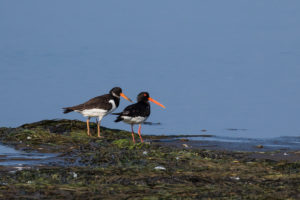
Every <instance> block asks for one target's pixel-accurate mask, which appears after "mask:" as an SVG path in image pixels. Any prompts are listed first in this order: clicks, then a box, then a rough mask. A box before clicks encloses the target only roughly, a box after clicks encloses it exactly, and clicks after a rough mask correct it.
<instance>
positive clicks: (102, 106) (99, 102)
mask: <svg viewBox="0 0 300 200" xmlns="http://www.w3.org/2000/svg"><path fill="white" fill-rule="evenodd" d="M120 96H121V97H123V98H124V99H126V100H128V101H130V102H132V101H131V99H129V98H128V97H127V96H125V94H123V93H122V89H121V88H120V87H114V88H113V89H111V90H110V91H109V94H105V95H102V96H98V97H94V98H92V99H90V100H88V101H87V102H85V103H82V104H79V105H76V106H72V107H66V108H63V109H64V113H69V112H72V111H75V112H79V113H81V114H82V115H83V116H85V117H87V120H86V124H87V134H88V135H89V136H91V134H90V126H89V122H90V119H91V117H97V118H98V121H97V128H98V137H101V135H100V122H101V120H102V118H103V117H104V116H106V115H108V114H110V113H111V112H113V111H114V110H115V109H116V108H117V107H118V106H119V103H120Z"/></svg>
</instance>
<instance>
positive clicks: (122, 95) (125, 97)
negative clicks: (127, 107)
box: [120, 93, 133, 103]
mask: <svg viewBox="0 0 300 200" xmlns="http://www.w3.org/2000/svg"><path fill="white" fill-rule="evenodd" d="M120 96H121V97H123V98H124V99H126V100H127V101H130V102H131V103H133V101H132V100H131V99H129V98H128V97H127V96H126V95H125V94H123V93H121V94H120Z"/></svg>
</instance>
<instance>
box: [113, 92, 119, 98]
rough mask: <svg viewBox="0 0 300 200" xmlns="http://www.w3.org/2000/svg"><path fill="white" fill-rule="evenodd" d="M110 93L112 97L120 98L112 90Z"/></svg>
mask: <svg viewBox="0 0 300 200" xmlns="http://www.w3.org/2000/svg"><path fill="white" fill-rule="evenodd" d="M112 95H113V96H114V97H117V98H120V96H118V95H116V94H115V93H113V92H112Z"/></svg>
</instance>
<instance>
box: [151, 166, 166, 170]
mask: <svg viewBox="0 0 300 200" xmlns="http://www.w3.org/2000/svg"><path fill="white" fill-rule="evenodd" d="M154 169H156V170H166V168H165V167H163V166H156V167H154Z"/></svg>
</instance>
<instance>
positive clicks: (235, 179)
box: [0, 120, 300, 199]
mask: <svg viewBox="0 0 300 200" xmlns="http://www.w3.org/2000/svg"><path fill="white" fill-rule="evenodd" d="M85 128H86V124H85V123H84V122H81V121H77V120H44V121H41V122H36V123H32V124H25V125H23V126H21V127H18V128H5V127H4V128H0V136H1V141H2V143H5V144H8V145H12V146H15V147H16V148H19V149H26V150H27V151H41V150H40V149H43V152H56V153H59V154H60V155H61V156H62V158H63V159H64V163H63V164H59V163H57V164H54V165H45V166H32V167H31V168H29V169H23V170H17V169H14V168H11V167H5V166H2V167H1V170H0V198H1V199H117V198H118V199H299V198H300V195H299V194H300V170H299V169H300V163H299V162H286V161H272V160H266V159H255V158H252V157H251V156H250V154H249V153H242V152H228V151H212V150H205V149H193V148H183V147H182V148H179V147H172V146H168V145H160V144H157V143H155V142H153V141H154V140H155V139H158V138H160V136H144V138H145V140H148V142H146V143H140V142H137V143H136V144H134V143H133V142H132V141H131V133H130V132H126V131H122V130H114V129H108V128H105V127H103V128H102V130H103V131H102V134H103V138H97V137H96V128H97V127H96V125H95V124H94V123H91V131H92V132H93V135H94V136H92V137H89V136H87V134H86V129H85Z"/></svg>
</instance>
